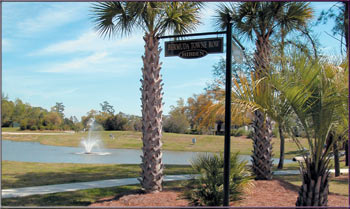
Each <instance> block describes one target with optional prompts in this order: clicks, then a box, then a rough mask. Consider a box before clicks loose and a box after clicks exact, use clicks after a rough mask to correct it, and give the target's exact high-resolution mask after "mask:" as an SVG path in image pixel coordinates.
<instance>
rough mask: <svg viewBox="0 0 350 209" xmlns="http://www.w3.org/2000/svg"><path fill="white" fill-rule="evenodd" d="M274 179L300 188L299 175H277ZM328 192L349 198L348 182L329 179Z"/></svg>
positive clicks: (300, 180)
mask: <svg viewBox="0 0 350 209" xmlns="http://www.w3.org/2000/svg"><path fill="white" fill-rule="evenodd" d="M346 175H347V174H346ZM274 179H281V180H284V181H287V182H289V183H291V184H293V185H295V186H298V187H299V186H301V183H302V179H301V176H300V175H284V176H282V175H279V176H274ZM329 192H330V193H335V194H340V195H344V196H349V182H348V181H347V180H344V179H339V178H334V177H331V181H330V183H329Z"/></svg>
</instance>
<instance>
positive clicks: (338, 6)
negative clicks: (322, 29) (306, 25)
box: [318, 1, 349, 54]
mask: <svg viewBox="0 0 350 209" xmlns="http://www.w3.org/2000/svg"><path fill="white" fill-rule="evenodd" d="M348 4H349V2H347V1H344V2H336V3H334V5H333V6H332V7H331V8H330V9H328V10H323V11H322V12H321V14H320V16H319V18H318V24H319V23H321V22H322V23H326V22H327V21H328V19H333V20H334V22H335V26H334V27H333V28H332V32H333V36H336V35H339V36H340V50H341V51H340V52H341V53H343V51H345V53H346V54H349V10H348ZM333 38H335V39H337V38H336V37H333ZM337 40H339V39H337ZM344 42H345V43H344Z"/></svg>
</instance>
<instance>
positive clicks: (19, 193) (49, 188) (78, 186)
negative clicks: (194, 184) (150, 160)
mask: <svg viewBox="0 0 350 209" xmlns="http://www.w3.org/2000/svg"><path fill="white" fill-rule="evenodd" d="M191 178H192V176H191V175H168V176H165V177H164V181H178V180H188V179H191ZM139 183H140V182H139V181H138V180H137V178H125V179H109V180H101V181H90V182H79V183H69V184H53V185H46V186H35V187H23V188H14V189H3V190H2V198H10V197H24V196H29V195H35V194H50V193H56V192H72V191H77V190H82V189H93V188H106V187H115V186H124V185H132V184H139Z"/></svg>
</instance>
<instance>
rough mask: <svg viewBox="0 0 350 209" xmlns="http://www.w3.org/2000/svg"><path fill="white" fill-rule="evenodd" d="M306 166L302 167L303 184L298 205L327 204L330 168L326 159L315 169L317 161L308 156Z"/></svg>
mask: <svg viewBox="0 0 350 209" xmlns="http://www.w3.org/2000/svg"><path fill="white" fill-rule="evenodd" d="M305 165H306V167H305V168H304V167H302V168H301V174H302V179H303V182H302V185H301V187H300V190H299V195H298V199H297V202H296V206H327V203H328V192H329V169H328V167H327V166H326V163H325V161H322V162H320V163H319V165H320V169H319V171H318V172H317V171H315V167H316V166H315V162H311V160H310V158H309V157H307V159H306V162H305Z"/></svg>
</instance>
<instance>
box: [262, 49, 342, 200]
mask: <svg viewBox="0 0 350 209" xmlns="http://www.w3.org/2000/svg"><path fill="white" fill-rule="evenodd" d="M289 68H290V69H289V70H288V72H287V73H286V74H285V75H281V74H275V75H273V76H271V77H270V78H269V81H270V82H271V83H272V84H273V85H274V86H275V88H276V89H278V90H279V91H280V93H281V94H283V95H284V97H285V98H286V100H287V101H288V104H289V105H290V107H291V108H292V110H293V112H294V113H295V114H296V115H297V117H298V119H299V121H300V122H301V124H302V127H303V129H304V131H305V132H306V135H307V140H308V145H309V150H310V155H309V156H306V155H304V159H305V163H301V174H302V182H303V183H302V186H301V187H300V190H299V196H298V199H297V201H296V205H297V206H327V202H328V200H327V199H328V192H329V175H330V172H329V169H330V151H331V150H332V145H333V143H334V142H335V141H336V140H335V139H334V137H331V135H332V134H331V133H332V131H331V130H332V129H334V128H335V127H337V125H339V124H338V123H339V118H340V116H339V113H341V112H343V111H342V110H343V109H344V107H345V106H347V95H346V93H345V92H348V90H347V86H348V85H347V82H348V81H347V79H344V80H345V83H343V84H346V85H344V87H342V88H340V87H339V83H337V82H336V81H337V80H336V75H337V73H338V72H337V71H338V69H337V68H335V67H334V65H331V64H329V63H328V62H326V61H322V60H312V59H310V58H307V57H305V56H300V55H299V56H298V55H296V56H294V57H292V59H291V60H290V62H289ZM344 69H345V70H344V72H345V73H344V75H347V72H348V67H345V68H344ZM345 78H348V77H347V76H346V77H345ZM344 88H345V89H346V90H344ZM289 132H291V130H289ZM290 136H292V137H293V134H290ZM294 140H295V142H296V143H297V145H299V148H300V149H302V146H301V144H300V143H299V141H298V140H297V139H294Z"/></svg>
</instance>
